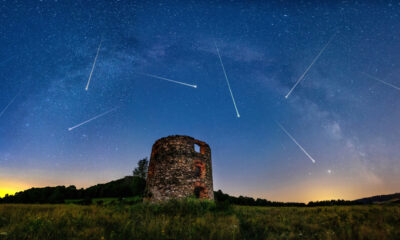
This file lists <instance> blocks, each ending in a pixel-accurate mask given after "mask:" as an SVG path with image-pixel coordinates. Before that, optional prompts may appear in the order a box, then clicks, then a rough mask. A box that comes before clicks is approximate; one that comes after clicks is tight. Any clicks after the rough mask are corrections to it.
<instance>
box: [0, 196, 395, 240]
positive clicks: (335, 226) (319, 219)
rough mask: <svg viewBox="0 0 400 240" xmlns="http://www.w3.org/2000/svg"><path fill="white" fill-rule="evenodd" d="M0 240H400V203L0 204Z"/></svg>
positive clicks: (184, 202) (173, 202)
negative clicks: (302, 205) (289, 205)
mask: <svg viewBox="0 0 400 240" xmlns="http://www.w3.org/2000/svg"><path fill="white" fill-rule="evenodd" d="M0 239H18V240H20V239H41V240H43V239H60V240H62V239H96V240H98V239H400V205H371V206H340V207H335V206H334V207H280V208H277V207H239V206H229V205H224V204H222V205H216V204H214V203H212V202H200V201H196V200H190V199H189V200H185V201H180V202H178V201H170V202H167V203H164V204H153V205H150V204H142V203H140V204H136V205H133V206H127V205H118V204H117V205H108V206H99V205H95V204H94V205H90V206H80V205H75V204H64V205H17V204H3V205H0Z"/></svg>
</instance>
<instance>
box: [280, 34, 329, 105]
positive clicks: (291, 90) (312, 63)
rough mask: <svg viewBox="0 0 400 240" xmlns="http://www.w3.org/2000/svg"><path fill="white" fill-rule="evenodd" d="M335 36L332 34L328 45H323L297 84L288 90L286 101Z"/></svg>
mask: <svg viewBox="0 0 400 240" xmlns="http://www.w3.org/2000/svg"><path fill="white" fill-rule="evenodd" d="M335 36H336V33H335V34H333V36H332V37H331V38H330V39H329V41H328V43H327V44H325V46H324V47H323V48H322V49H321V51H320V52H319V53H318V55H317V56H316V57H315V58H314V60H313V61H312V62H311V64H310V65H309V66H308V68H307V69H306V71H304V73H303V74H302V75H301V76H300V77H299V79H298V80H297V82H296V83H295V84H294V86H293V87H292V88H291V89H290V91H289V92H288V94H286V96H285V98H286V99H287V98H288V97H289V96H290V94H292V92H293V90H294V89H295V88H296V87H297V85H298V84H299V83H300V82H301V80H303V78H304V77H305V76H306V74H307V73H308V71H309V70H310V68H311V67H312V66H313V65H314V63H315V62H316V61H317V60H318V58H319V57H320V56H321V54H322V53H323V52H324V51H325V49H326V48H327V47H328V45H329V44H330V43H331V41H332V40H333V38H334V37H335Z"/></svg>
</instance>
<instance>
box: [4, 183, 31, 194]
mask: <svg viewBox="0 0 400 240" xmlns="http://www.w3.org/2000/svg"><path fill="white" fill-rule="evenodd" d="M28 188H29V186H28V185H27V184H25V183H19V182H9V181H0V197H4V196H5V195H6V194H8V195H13V194H15V193H16V192H20V191H23V190H26V189H28Z"/></svg>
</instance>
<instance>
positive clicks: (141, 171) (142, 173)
mask: <svg viewBox="0 0 400 240" xmlns="http://www.w3.org/2000/svg"><path fill="white" fill-rule="evenodd" d="M148 167H149V161H148V160H147V158H143V159H142V160H139V162H138V166H137V167H136V168H135V170H133V176H134V177H140V178H142V179H146V177H147V169H148Z"/></svg>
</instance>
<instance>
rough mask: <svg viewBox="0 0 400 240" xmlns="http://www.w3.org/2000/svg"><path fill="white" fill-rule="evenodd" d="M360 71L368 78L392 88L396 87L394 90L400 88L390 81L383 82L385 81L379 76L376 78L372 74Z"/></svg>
mask: <svg viewBox="0 0 400 240" xmlns="http://www.w3.org/2000/svg"><path fill="white" fill-rule="evenodd" d="M361 73H362V74H363V75H365V76H367V77H368V78H371V79H374V80H377V81H379V82H381V83H383V84H385V85H386V86H389V87H392V88H394V89H396V90H400V87H397V86H395V85H393V84H391V83H388V82H385V81H383V80H381V79H379V78H376V77H374V76H372V75H369V74H368V73H365V72H361Z"/></svg>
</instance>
